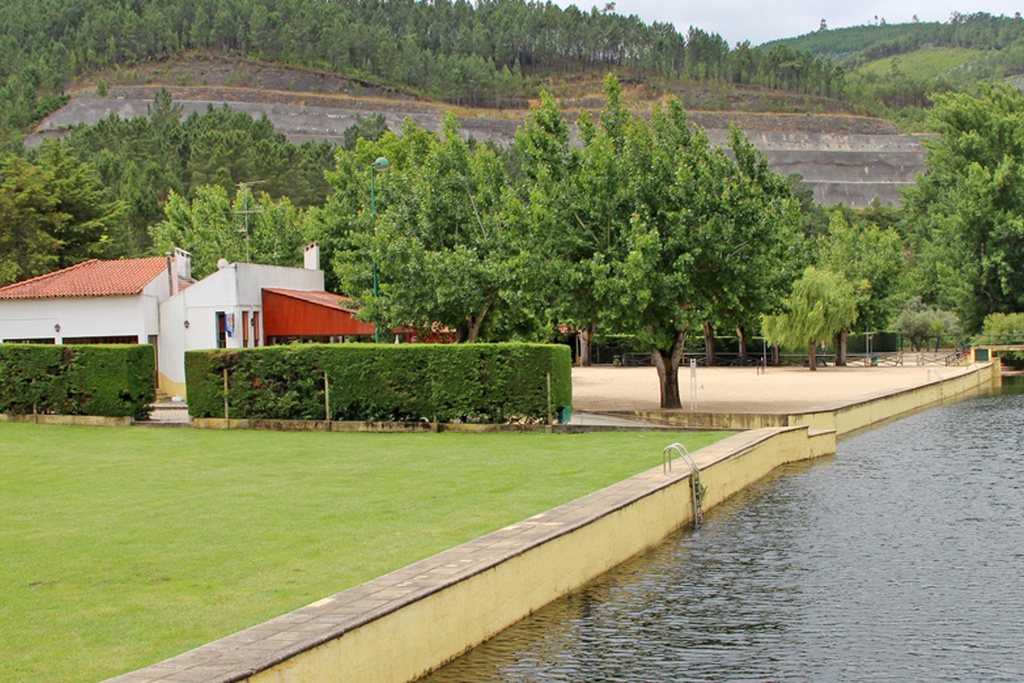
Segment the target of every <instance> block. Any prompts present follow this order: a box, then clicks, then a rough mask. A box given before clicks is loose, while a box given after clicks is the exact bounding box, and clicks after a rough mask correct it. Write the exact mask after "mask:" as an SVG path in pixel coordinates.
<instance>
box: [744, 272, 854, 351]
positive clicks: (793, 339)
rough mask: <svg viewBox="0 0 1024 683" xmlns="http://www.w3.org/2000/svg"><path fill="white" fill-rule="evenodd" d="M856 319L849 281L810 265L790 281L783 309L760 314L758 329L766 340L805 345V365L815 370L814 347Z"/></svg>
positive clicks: (774, 342)
mask: <svg viewBox="0 0 1024 683" xmlns="http://www.w3.org/2000/svg"><path fill="white" fill-rule="evenodd" d="M856 320H857V298H856V294H855V292H854V289H853V285H852V284H850V282H849V281H848V280H846V279H845V278H843V277H842V276H840V275H837V274H835V273H833V272H831V271H828V270H819V269H818V268H815V267H814V266H810V267H809V268H807V270H805V271H804V274H803V277H801V278H800V279H799V280H797V281H796V282H795V283H793V291H792V293H791V294H790V296H789V299H788V300H787V301H786V304H785V310H784V311H783V312H782V313H779V314H776V315H766V316H764V317H763V318H762V332H763V333H764V336H765V338H766V339H767V340H768V342H769V343H770V344H782V345H785V346H792V347H797V348H798V347H800V346H803V345H805V344H806V345H807V354H808V366H809V367H810V369H811V370H817V369H818V367H817V362H816V361H817V353H816V352H817V347H818V344H819V343H820V342H823V341H827V340H829V339H832V338H833V337H835V336H836V335H837V334H839V332H840V331H842V330H845V329H849V328H850V326H851V325H853V323H854V322H855V321H856Z"/></svg>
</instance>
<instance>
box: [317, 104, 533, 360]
mask: <svg viewBox="0 0 1024 683" xmlns="http://www.w3.org/2000/svg"><path fill="white" fill-rule="evenodd" d="M379 156H384V157H386V158H388V159H389V161H390V170H389V171H388V173H387V174H386V175H383V174H382V175H381V176H380V177H378V178H377V179H376V198H375V208H376V220H374V216H373V212H372V211H371V208H372V207H371V206H370V201H369V200H370V199H371V198H370V196H369V190H370V176H369V168H370V163H371V162H372V161H373V159H375V158H377V157H379ZM330 178H331V181H332V182H333V183H335V186H336V188H337V191H336V192H335V194H334V195H332V197H331V199H330V201H329V202H328V205H327V206H326V207H325V209H324V211H323V212H319V218H318V219H317V223H318V225H319V226H320V227H319V230H321V231H322V232H321V233H320V234H322V235H323V241H324V242H326V243H329V244H330V245H331V252H332V254H333V256H332V265H333V270H334V274H335V276H336V278H337V281H338V283H339V286H340V288H341V291H342V292H343V293H345V294H347V295H349V296H352V297H353V299H355V302H356V305H357V306H359V307H360V309H361V311H362V316H363V318H364V319H366V320H372V321H374V322H376V323H377V324H379V325H381V326H383V327H390V328H394V327H399V326H403V327H404V326H409V327H412V328H414V329H417V330H420V331H424V332H425V331H428V330H430V329H432V328H434V327H436V326H442V327H445V328H447V329H450V330H453V331H455V332H456V334H457V337H458V339H459V340H460V341H466V342H474V341H477V340H478V339H482V338H485V337H490V336H495V335H497V336H507V335H508V334H520V333H521V334H525V335H526V336H532V334H531V332H530V328H531V327H535V325H534V324H533V323H531V318H533V319H534V321H535V319H536V316H535V315H532V313H531V311H533V310H534V309H535V306H533V305H530V304H527V303H526V301H525V300H526V299H529V298H531V297H533V296H534V293H535V292H537V291H538V286H537V285H536V284H535V280H536V277H537V275H536V274H537V273H539V272H540V270H541V261H542V260H543V253H542V252H539V251H536V250H534V249H532V248H531V246H530V244H528V243H527V242H524V241H523V239H522V236H521V233H520V230H521V229H525V228H528V227H529V225H530V222H529V221H528V220H526V219H524V217H523V216H522V213H521V212H517V211H516V210H515V207H516V206H517V205H516V203H515V202H512V201H505V200H506V197H507V193H508V189H507V187H506V181H507V176H506V174H505V169H504V166H503V164H502V162H501V159H500V158H499V156H498V154H497V152H496V150H495V149H493V148H491V147H488V146H485V145H477V146H474V147H471V146H470V145H469V143H467V142H466V141H465V140H464V139H463V136H462V131H461V129H460V128H459V125H458V121H457V119H456V118H455V117H454V116H449V117H448V118H447V119H446V120H445V123H444V136H443V138H438V136H436V135H434V134H433V133H430V132H428V131H424V130H422V129H420V128H418V127H416V126H415V124H412V123H407V125H406V127H405V128H404V130H403V135H402V137H401V138H399V137H398V136H395V135H394V134H391V133H388V134H385V135H384V136H383V137H382V138H381V140H380V141H379V142H377V143H370V142H368V141H365V140H363V141H360V142H359V143H358V144H357V145H356V149H355V151H354V152H351V153H350V152H344V151H339V153H338V171H337V172H336V173H332V174H331V175H330ZM507 206H510V207H511V208H506V207H507ZM374 269H376V271H377V273H378V283H379V286H378V288H377V290H376V292H375V291H374V288H373V283H372V278H371V274H372V272H373V271H374ZM488 325H490V326H491V327H492V330H493V328H494V326H501V327H502V328H503V329H504V333H501V332H492V333H489V332H488V329H487V326H488Z"/></svg>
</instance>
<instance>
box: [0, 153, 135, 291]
mask: <svg viewBox="0 0 1024 683" xmlns="http://www.w3.org/2000/svg"><path fill="white" fill-rule="evenodd" d="M123 208H124V207H123V205H122V204H121V203H120V202H116V201H113V202H112V201H108V199H107V198H106V195H105V193H104V191H103V186H102V184H101V182H100V179H99V176H98V174H97V172H96V169H95V167H94V166H93V165H92V164H89V163H83V162H80V161H79V160H77V159H75V158H73V157H72V156H70V155H68V154H66V153H65V151H64V149H63V148H62V147H61V146H60V145H59V144H57V143H46V144H44V145H43V148H42V150H41V152H40V153H39V154H38V155H36V156H35V159H34V160H33V161H28V160H26V159H24V158H21V157H16V156H5V157H3V158H0V284H6V283H9V282H14V281H16V280H24V279H26V278H29V277H34V276H36V275H41V274H43V273H46V272H48V271H50V270H53V269H54V268H64V267H67V266H70V265H73V264H75V263H79V262H81V261H84V260H86V259H88V258H92V257H95V256H99V255H101V253H102V252H103V244H104V242H105V240H106V239H107V237H108V234H109V233H110V232H111V231H112V230H114V229H116V226H118V225H120V224H121V223H122V219H123V213H124V211H123Z"/></svg>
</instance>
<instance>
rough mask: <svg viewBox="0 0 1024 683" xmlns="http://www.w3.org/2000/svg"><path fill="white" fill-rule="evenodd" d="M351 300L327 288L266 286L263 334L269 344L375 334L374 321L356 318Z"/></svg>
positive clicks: (334, 339) (264, 290) (264, 292)
mask: <svg viewBox="0 0 1024 683" xmlns="http://www.w3.org/2000/svg"><path fill="white" fill-rule="evenodd" d="M351 301H352V300H351V299H348V298H346V297H343V296H340V295H338V294H331V293H330V292H324V291H300V290H295V289H277V288H271V287H264V288H263V334H264V336H265V337H266V340H267V344H281V343H287V342H288V341H291V340H295V339H304V340H313V341H325V342H327V341H340V339H341V338H342V337H359V336H372V335H373V323H366V322H363V321H361V320H358V319H357V318H356V313H357V311H356V310H355V309H353V308H350V307H348V306H347V304H350V303H351Z"/></svg>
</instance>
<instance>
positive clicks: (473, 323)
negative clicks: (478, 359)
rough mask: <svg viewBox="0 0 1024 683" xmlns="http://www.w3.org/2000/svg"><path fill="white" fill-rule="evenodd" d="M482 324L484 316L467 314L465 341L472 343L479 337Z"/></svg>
mask: <svg viewBox="0 0 1024 683" xmlns="http://www.w3.org/2000/svg"><path fill="white" fill-rule="evenodd" d="M483 324H484V316H483V314H481V315H471V316H469V325H468V328H469V329H468V334H467V335H466V342H467V343H469V344H473V343H475V342H476V340H477V339H479V338H480V327H481V326H482V325H483Z"/></svg>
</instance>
